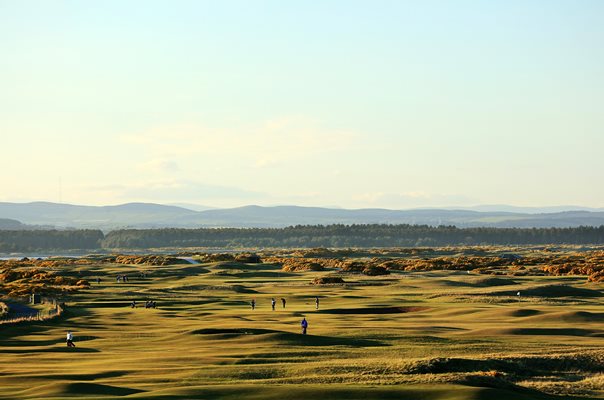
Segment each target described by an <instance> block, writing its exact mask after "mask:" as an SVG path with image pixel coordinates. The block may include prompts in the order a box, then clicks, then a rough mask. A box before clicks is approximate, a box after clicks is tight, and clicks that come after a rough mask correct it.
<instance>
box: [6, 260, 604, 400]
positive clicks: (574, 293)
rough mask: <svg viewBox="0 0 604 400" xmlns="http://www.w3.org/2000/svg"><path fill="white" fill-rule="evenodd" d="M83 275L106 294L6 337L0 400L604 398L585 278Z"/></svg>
mask: <svg viewBox="0 0 604 400" xmlns="http://www.w3.org/2000/svg"><path fill="white" fill-rule="evenodd" d="M53 267H54V268H57V273H63V272H65V273H72V272H73V271H70V270H69V269H70V268H73V263H71V264H69V263H68V264H66V265H65V267H64V268H65V269H66V271H62V270H61V266H60V265H54V266H53ZM78 269H79V272H78V275H79V276H81V277H82V278H83V279H87V280H89V281H90V282H93V283H92V285H91V287H90V288H89V289H85V290H82V291H81V292H80V293H75V294H72V295H70V296H71V297H69V298H67V299H66V300H67V308H66V311H65V312H64V314H63V315H62V316H61V317H60V318H57V319H54V320H50V321H45V322H41V321H32V322H26V323H22V324H18V325H7V326H5V325H3V326H2V328H0V398H6V399H40V398H48V399H64V398H99V399H101V398H102V399H117V398H121V399H126V398H132V399H191V398H200V399H279V400H281V399H305V400H306V399H309V398H313V399H338V398H345V399H400V398H409V399H426V400H433V399H435V400H439V399H443V400H444V399H520V400H522V399H554V398H558V397H555V396H558V395H563V396H571V397H572V396H588V397H589V398H604V383H603V382H604V379H603V378H602V376H603V374H604V367H603V366H604V350H601V349H600V348H601V343H602V340H603V335H604V329H602V327H601V323H602V321H603V320H604V306H603V305H602V303H601V297H599V296H598V294H599V293H601V289H602V287H601V285H600V284H597V283H590V284H585V280H584V279H580V280H578V279H576V278H575V277H572V276H553V277H552V276H540V277H534V276H533V277H530V276H523V277H519V276H514V277H513V278H508V277H489V276H477V275H475V274H468V273H460V272H458V271H445V272H442V271H425V272H422V271H420V272H417V271H415V272H399V273H392V274H390V275H388V276H375V277H369V276H364V275H354V284H352V283H351V284H348V283H347V284H344V285H312V284H310V282H311V281H312V280H313V279H315V278H321V277H323V276H329V275H330V274H333V271H325V272H323V271H301V272H283V271H281V270H280V266H278V265H271V264H258V263H252V264H246V263H242V262H235V261H231V260H211V262H208V263H206V264H203V265H190V264H189V265H182V264H175V265H157V266H148V265H123V264H115V263H110V262H104V261H102V260H99V261H95V262H91V263H89V264H82V265H78ZM141 271H145V272H146V273H147V275H146V277H145V278H140V277H138V276H139V273H140V272H141ZM117 274H128V275H129V276H131V278H130V281H129V282H127V283H117V282H116V281H115V276H116V275H117ZM96 276H100V277H101V278H102V282H101V283H100V284H96V283H95V278H96ZM347 281H348V278H347ZM502 289H504V290H502ZM518 291H520V292H521V294H522V295H521V296H520V298H518V297H517V296H515V294H516V293H517V292H518ZM315 296H318V297H319V298H320V307H319V309H318V310H316V309H315V302H314V299H315ZM273 297H274V298H275V299H276V300H277V304H276V309H275V311H272V309H271V306H270V300H271V298H273ZM281 297H285V298H286V299H287V304H286V307H285V308H283V307H282V304H281V301H280V298H281ZM253 298H254V299H255V300H256V304H257V306H256V310H254V311H252V310H251V307H250V304H249V302H250V301H251V300H252V299H253ZM132 300H136V301H137V303H138V307H137V308H131V307H130V302H131V301H132ZM146 300H154V301H156V302H157V308H156V309H145V308H144V306H143V305H144V302H145V301H146ZM302 317H306V319H307V320H308V322H309V331H308V333H309V334H308V335H306V336H303V335H301V334H300V320H301V319H302ZM67 330H72V331H73V332H74V335H75V339H76V346H77V347H76V348H74V349H68V348H67V347H66V346H65V343H64V335H65V332H66V331H67ZM552 396H553V397H552ZM565 398H570V397H565Z"/></svg>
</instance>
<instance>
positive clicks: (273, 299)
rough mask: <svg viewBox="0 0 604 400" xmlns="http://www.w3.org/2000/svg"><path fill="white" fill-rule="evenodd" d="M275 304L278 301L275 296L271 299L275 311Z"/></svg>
mask: <svg viewBox="0 0 604 400" xmlns="http://www.w3.org/2000/svg"><path fill="white" fill-rule="evenodd" d="M275 304H277V302H276V301H275V298H274V297H273V298H272V299H271V307H272V308H273V311H275Z"/></svg>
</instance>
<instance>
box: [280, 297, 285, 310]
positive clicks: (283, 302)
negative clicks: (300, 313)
mask: <svg viewBox="0 0 604 400" xmlns="http://www.w3.org/2000/svg"><path fill="white" fill-rule="evenodd" d="M281 303H282V304H283V308H285V298H283V297H281Z"/></svg>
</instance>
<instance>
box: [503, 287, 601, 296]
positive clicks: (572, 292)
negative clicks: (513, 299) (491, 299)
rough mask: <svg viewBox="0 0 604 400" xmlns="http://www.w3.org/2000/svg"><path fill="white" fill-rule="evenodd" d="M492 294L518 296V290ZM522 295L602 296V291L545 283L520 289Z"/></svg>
mask: <svg viewBox="0 0 604 400" xmlns="http://www.w3.org/2000/svg"><path fill="white" fill-rule="evenodd" d="M491 294H492V295H499V296H516V294H517V291H514V290H512V291H501V292H493V293H491ZM520 295H521V296H534V297H602V292H601V291H599V290H594V289H586V288H580V287H575V286H569V285H545V286H538V287H534V288H530V289H524V290H521V291H520Z"/></svg>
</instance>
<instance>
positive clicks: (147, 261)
mask: <svg viewBox="0 0 604 400" xmlns="http://www.w3.org/2000/svg"><path fill="white" fill-rule="evenodd" d="M105 261H109V262H114V263H117V264H128V265H172V264H189V262H188V261H186V260H183V259H181V258H177V257H171V256H163V255H146V256H140V255H119V256H114V257H108V258H107V259H106V260H105Z"/></svg>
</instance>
